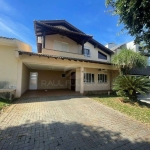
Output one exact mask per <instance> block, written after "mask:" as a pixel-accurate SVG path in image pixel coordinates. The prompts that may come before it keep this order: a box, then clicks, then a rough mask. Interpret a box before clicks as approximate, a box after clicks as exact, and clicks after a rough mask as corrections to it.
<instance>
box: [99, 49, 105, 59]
mask: <svg viewBox="0 0 150 150" xmlns="http://www.w3.org/2000/svg"><path fill="white" fill-rule="evenodd" d="M98 59H105V60H107V55H105V54H103V53H101V52H99V51H98Z"/></svg>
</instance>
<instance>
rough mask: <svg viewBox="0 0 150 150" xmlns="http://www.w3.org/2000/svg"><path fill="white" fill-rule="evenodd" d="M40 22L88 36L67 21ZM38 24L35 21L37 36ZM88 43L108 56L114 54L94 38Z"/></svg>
mask: <svg viewBox="0 0 150 150" xmlns="http://www.w3.org/2000/svg"><path fill="white" fill-rule="evenodd" d="M39 21H40V23H44V24H47V25H50V26H53V27H56V26H57V28H59V29H62V28H61V27H58V26H64V27H66V28H68V29H69V30H71V31H74V32H76V33H77V32H78V33H80V34H82V35H87V34H85V33H84V32H82V31H81V30H79V29H78V28H76V27H74V26H73V25H72V24H70V23H69V22H67V21H66V20H39ZM37 22H38V21H34V28H35V34H36V32H37V30H36V23H37ZM63 30H65V29H64V28H63ZM66 31H68V30H66ZM88 42H89V43H91V44H92V45H94V47H97V48H99V49H101V50H103V51H104V52H106V53H107V54H113V53H114V52H113V51H112V50H110V49H108V48H106V47H105V46H104V45H102V44H101V43H99V42H98V41H96V40H95V39H93V38H91V39H89V41H88Z"/></svg>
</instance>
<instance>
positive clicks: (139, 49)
mask: <svg viewBox="0 0 150 150" xmlns="http://www.w3.org/2000/svg"><path fill="white" fill-rule="evenodd" d="M105 47H107V48H109V49H110V50H112V51H113V52H114V53H115V54H117V53H119V52H120V50H121V49H122V48H127V49H131V50H133V51H134V52H144V53H143V54H144V55H145V56H146V57H147V67H146V68H142V69H138V68H134V69H133V70H132V72H131V74H132V75H146V76H150V57H149V54H148V53H147V51H146V50H144V51H143V49H142V47H141V46H140V45H138V44H134V41H131V42H127V43H123V44H119V45H117V44H115V43H108V44H107V45H105Z"/></svg>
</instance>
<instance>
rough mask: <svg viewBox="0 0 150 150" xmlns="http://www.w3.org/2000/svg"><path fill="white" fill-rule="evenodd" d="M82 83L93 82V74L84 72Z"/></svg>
mask: <svg viewBox="0 0 150 150" xmlns="http://www.w3.org/2000/svg"><path fill="white" fill-rule="evenodd" d="M84 83H94V74H92V73H84Z"/></svg>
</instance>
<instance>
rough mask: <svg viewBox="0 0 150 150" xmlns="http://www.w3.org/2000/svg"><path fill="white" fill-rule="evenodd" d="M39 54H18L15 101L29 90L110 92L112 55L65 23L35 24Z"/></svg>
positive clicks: (20, 52) (90, 37) (61, 21)
mask: <svg viewBox="0 0 150 150" xmlns="http://www.w3.org/2000/svg"><path fill="white" fill-rule="evenodd" d="M34 27H35V34H36V37H37V52H36V53H35V52H31V51H22V50H21V49H20V50H17V51H16V59H17V60H18V65H17V66H18V70H17V72H18V73H17V86H16V97H20V96H21V95H22V94H23V93H24V92H25V91H26V90H57V89H70V90H73V91H77V92H80V93H84V92H85V91H101V90H106V91H108V90H111V86H112V81H113V79H114V78H115V77H116V76H117V75H118V70H117V69H116V68H115V67H114V66H113V65H112V64H111V55H112V54H113V52H112V51H111V50H110V49H108V48H106V47H105V46H103V45H102V44H100V43H99V42H98V41H96V40H94V39H93V37H92V36H91V35H87V34H85V33H84V32H82V31H80V30H79V29H77V28H76V27H74V26H73V25H71V24H70V23H68V22H67V21H65V20H48V21H34Z"/></svg>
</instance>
